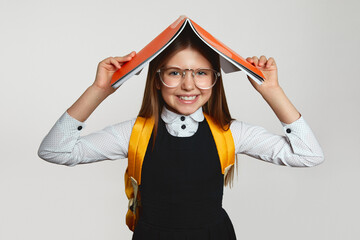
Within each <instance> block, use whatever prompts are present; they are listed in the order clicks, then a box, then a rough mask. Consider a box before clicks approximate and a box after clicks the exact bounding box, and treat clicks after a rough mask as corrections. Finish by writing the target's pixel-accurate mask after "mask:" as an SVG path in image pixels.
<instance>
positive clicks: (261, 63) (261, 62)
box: [259, 55, 267, 67]
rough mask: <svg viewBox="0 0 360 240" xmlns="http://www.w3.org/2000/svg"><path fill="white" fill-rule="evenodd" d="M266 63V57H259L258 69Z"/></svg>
mask: <svg viewBox="0 0 360 240" xmlns="http://www.w3.org/2000/svg"><path fill="white" fill-rule="evenodd" d="M266 61H267V59H266V57H265V56H264V55H261V57H260V60H259V66H260V67H262V66H264V65H265V63H266Z"/></svg>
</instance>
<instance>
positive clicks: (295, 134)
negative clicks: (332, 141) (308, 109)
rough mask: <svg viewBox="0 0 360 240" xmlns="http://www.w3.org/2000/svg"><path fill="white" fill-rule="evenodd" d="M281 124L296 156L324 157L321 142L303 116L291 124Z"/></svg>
mask: <svg viewBox="0 0 360 240" xmlns="http://www.w3.org/2000/svg"><path fill="white" fill-rule="evenodd" d="M281 124H282V125H283V130H284V132H285V136H286V138H287V140H288V142H290V144H291V148H292V150H293V152H294V153H295V154H298V155H301V156H323V152H322V149H321V147H320V145H319V142H318V141H317V139H316V137H315V135H314V133H313V132H312V130H311V128H310V126H309V125H308V124H307V122H306V121H305V119H304V118H303V117H302V116H301V117H300V118H299V119H298V120H296V121H294V122H292V123H290V124H286V123H283V122H281Z"/></svg>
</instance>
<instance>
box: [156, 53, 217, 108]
mask: <svg viewBox="0 0 360 240" xmlns="http://www.w3.org/2000/svg"><path fill="white" fill-rule="evenodd" d="M164 67H165V68H168V67H177V68H181V69H194V70H195V69H198V68H212V66H211V64H210V62H209V61H208V60H207V59H206V58H205V57H204V56H203V55H202V54H201V53H200V52H198V51H197V50H195V49H192V48H186V49H184V50H181V51H179V52H177V53H176V54H175V55H174V56H172V57H171V58H170V59H169V60H168V61H167V62H166V63H165V66H164ZM160 84H161V86H159V87H160V89H161V95H162V97H163V99H164V101H165V103H166V107H167V108H168V109H169V110H170V111H173V112H175V113H178V114H181V115H190V114H192V113H194V112H195V111H196V110H198V109H199V108H200V107H202V106H203V105H204V104H205V103H206V102H207V101H208V100H209V98H210V96H211V92H212V89H211V88H210V89H206V90H204V89H199V88H197V87H196V85H195V82H194V79H193V77H192V74H191V71H186V74H185V77H184V78H183V79H182V82H181V83H180V84H179V85H178V86H177V87H175V88H169V87H166V86H164V85H163V84H162V83H161V82H160Z"/></svg>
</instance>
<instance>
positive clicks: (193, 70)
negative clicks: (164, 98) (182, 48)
mask: <svg viewBox="0 0 360 240" xmlns="http://www.w3.org/2000/svg"><path fill="white" fill-rule="evenodd" d="M168 69H177V70H179V72H182V74H181V78H182V80H183V79H184V78H185V76H186V71H191V72H192V74H191V75H192V79H193V81H194V84H195V86H196V87H197V88H199V89H203V90H206V89H210V88H212V87H213V86H215V84H216V82H217V80H218V78H219V77H220V76H221V74H220V73H219V72H218V71H216V70H214V69H211V68H197V69H191V68H187V69H181V68H178V67H167V68H160V69H158V70H157V71H156V72H157V73H159V79H160V81H161V82H162V84H164V86H166V87H168V88H176V87H178V86H179V85H180V84H181V82H182V81H180V82H179V83H178V84H177V85H176V86H169V85H167V84H166V83H165V82H164V81H163V80H162V78H161V71H164V70H168ZM199 70H211V71H212V72H214V75H215V80H214V83H213V84H212V85H211V86H210V87H207V88H204V87H198V86H197V85H196V81H195V72H197V71H199Z"/></svg>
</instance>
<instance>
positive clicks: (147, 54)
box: [111, 16, 265, 88]
mask: <svg viewBox="0 0 360 240" xmlns="http://www.w3.org/2000/svg"><path fill="white" fill-rule="evenodd" d="M187 25H189V26H190V27H191V29H192V30H193V31H194V33H195V34H196V36H198V37H199V38H200V39H201V40H202V41H203V42H204V43H205V44H206V45H208V46H209V47H210V48H211V49H213V50H214V51H215V52H217V53H218V54H219V55H220V65H221V68H222V70H223V71H224V72H225V73H229V72H234V71H244V72H245V73H246V74H247V75H248V76H249V77H250V78H251V79H253V80H254V81H255V82H257V83H258V84H262V82H263V81H264V79H265V77H264V75H263V74H262V72H261V71H260V70H259V69H257V68H256V67H255V66H253V65H252V64H251V63H249V62H247V61H246V60H245V59H244V58H242V57H241V56H240V55H238V54H237V53H236V52H234V51H233V50H231V49H230V48H229V47H227V46H226V45H225V44H223V43H222V42H220V41H219V40H217V39H216V38H214V37H213V36H212V35H211V34H210V33H208V32H207V31H205V30H204V29H203V28H202V27H200V26H199V25H198V24H196V23H195V22H194V21H193V20H191V19H190V18H188V17H186V16H180V17H179V18H178V19H177V20H176V21H175V22H174V23H172V24H171V25H170V26H169V27H167V28H166V29H165V30H164V31H163V32H161V33H160V34H159V35H158V36H157V37H156V38H154V39H153V40H152V41H151V42H150V43H149V44H148V45H146V46H145V47H144V48H143V49H142V50H141V51H139V52H138V53H137V54H136V55H135V57H134V58H133V59H132V60H131V61H129V62H127V63H125V64H124V65H122V66H121V68H120V69H119V70H118V71H116V72H115V73H114V75H113V76H112V80H111V85H112V87H113V88H117V87H119V86H120V85H121V84H123V83H124V82H125V81H126V80H128V79H129V78H130V77H132V76H133V75H135V74H137V73H139V72H140V71H141V70H142V69H143V68H144V66H145V65H146V64H148V63H149V62H150V61H151V60H153V59H154V58H155V57H156V56H158V55H159V54H160V53H161V52H162V51H163V50H164V49H165V48H166V47H167V46H169V45H170V44H171V43H172V42H173V40H174V39H176V38H177V37H178V36H179V35H180V34H181V32H182V30H183V29H184V28H185V26H187Z"/></svg>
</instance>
